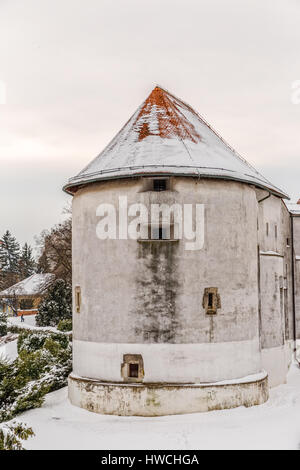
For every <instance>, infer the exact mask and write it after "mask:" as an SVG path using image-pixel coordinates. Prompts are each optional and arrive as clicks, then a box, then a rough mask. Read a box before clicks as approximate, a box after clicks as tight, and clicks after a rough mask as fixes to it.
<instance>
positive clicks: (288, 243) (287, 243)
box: [286, 238, 290, 246]
mask: <svg viewBox="0 0 300 470" xmlns="http://www.w3.org/2000/svg"><path fill="white" fill-rule="evenodd" d="M286 246H290V239H289V238H287V239H286Z"/></svg>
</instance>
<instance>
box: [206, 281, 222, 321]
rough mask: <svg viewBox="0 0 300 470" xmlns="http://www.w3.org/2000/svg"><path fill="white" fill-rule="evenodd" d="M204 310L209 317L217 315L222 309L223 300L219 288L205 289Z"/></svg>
mask: <svg viewBox="0 0 300 470" xmlns="http://www.w3.org/2000/svg"><path fill="white" fill-rule="evenodd" d="M202 305H203V308H204V309H205V311H206V314H207V315H215V314H216V313H217V310H218V309H219V308H221V298H220V294H219V293H218V288H217V287H207V288H205V289H204V295H203V301H202Z"/></svg>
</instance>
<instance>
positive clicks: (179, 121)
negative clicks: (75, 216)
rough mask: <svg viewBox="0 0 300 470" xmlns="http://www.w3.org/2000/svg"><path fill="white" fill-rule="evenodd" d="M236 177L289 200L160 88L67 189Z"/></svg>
mask: <svg viewBox="0 0 300 470" xmlns="http://www.w3.org/2000/svg"><path fill="white" fill-rule="evenodd" d="M153 174H155V175H187V176H198V177H213V178H222V179H231V180H232V179H233V180H238V181H243V182H246V183H250V184H254V185H256V186H258V187H260V188H264V189H268V190H269V191H271V192H272V193H274V194H276V195H279V196H280V197H284V198H288V196H287V195H286V194H285V193H284V192H282V191H281V190H280V189H278V188H277V187H275V186H273V185H272V184H271V183H270V182H269V181H268V180H267V179H266V178H264V177H263V176H262V175H261V174H260V173H258V171H256V170H255V168H253V167H252V166H251V165H249V163H247V162H246V160H244V159H243V158H242V157H241V156H240V155H239V154H238V153H237V152H235V151H234V150H233V149H232V148H231V147H230V146H229V145H228V144H227V143H226V142H225V141H224V140H223V139H222V138H221V137H220V136H219V135H218V134H217V133H216V132H215V131H214V130H213V129H212V128H211V127H210V126H209V124H208V123H207V122H205V121H204V119H203V118H202V117H201V116H199V114H197V113H196V111H194V110H193V109H192V108H191V107H190V106H189V105H188V104H186V103H184V102H183V101H181V100H179V99H178V98H176V97H175V96H173V95H171V94H170V93H169V92H167V91H165V90H163V89H162V88H160V87H158V86H157V87H156V88H154V90H153V91H152V92H151V94H150V95H149V96H148V98H147V99H146V100H145V101H144V103H143V104H142V105H141V106H140V107H139V108H138V109H137V111H136V112H135V113H134V115H133V116H132V117H131V118H130V119H129V121H128V122H127V123H126V124H125V126H124V127H123V128H122V129H121V130H120V132H119V133H118V134H117V135H116V136H115V137H114V139H113V140H112V141H111V142H110V143H109V144H108V145H107V147H106V148H105V149H104V150H103V151H102V152H101V153H100V154H99V155H98V156H97V157H96V158H95V159H94V160H93V161H92V162H91V163H90V164H89V165H88V166H87V167H85V168H84V169H83V170H82V171H81V172H80V173H79V174H78V175H77V176H75V177H73V178H70V179H69V182H68V183H67V184H66V185H65V186H64V190H65V191H67V192H69V193H70V194H73V193H75V192H76V190H77V188H78V186H80V185H82V184H86V183H91V182H95V181H99V180H105V179H118V178H125V177H132V176H138V175H140V176H141V175H153Z"/></svg>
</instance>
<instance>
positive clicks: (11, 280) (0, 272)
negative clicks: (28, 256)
mask: <svg viewBox="0 0 300 470" xmlns="http://www.w3.org/2000/svg"><path fill="white" fill-rule="evenodd" d="M19 258H20V246H19V243H18V242H17V240H16V239H15V237H13V236H12V235H11V233H10V231H9V230H7V231H6V232H5V234H4V235H3V237H2V239H1V240H0V288H1V290H2V289H5V288H6V287H9V286H11V285H13V284H15V283H16V282H18V272H19Z"/></svg>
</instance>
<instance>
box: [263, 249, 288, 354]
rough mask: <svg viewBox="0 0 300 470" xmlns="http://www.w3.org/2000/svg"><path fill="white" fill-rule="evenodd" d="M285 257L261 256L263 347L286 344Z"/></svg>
mask: <svg viewBox="0 0 300 470" xmlns="http://www.w3.org/2000/svg"><path fill="white" fill-rule="evenodd" d="M283 261H284V260H283V257H281V256H273V255H262V256H260V281H261V325H262V332H261V336H262V349H264V348H273V347H277V346H282V345H284V342H285V334H284V333H285V319H284V292H283V288H282V286H283V285H284V272H283Z"/></svg>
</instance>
